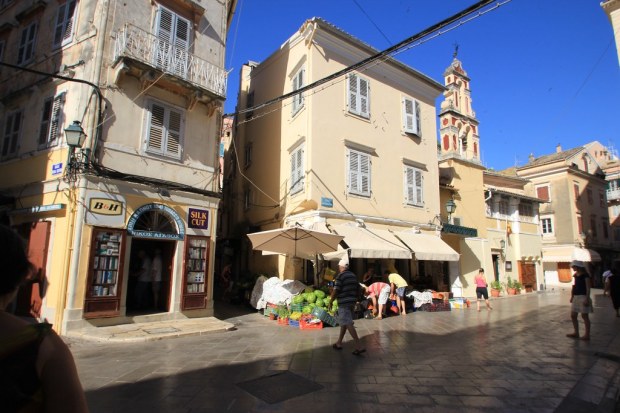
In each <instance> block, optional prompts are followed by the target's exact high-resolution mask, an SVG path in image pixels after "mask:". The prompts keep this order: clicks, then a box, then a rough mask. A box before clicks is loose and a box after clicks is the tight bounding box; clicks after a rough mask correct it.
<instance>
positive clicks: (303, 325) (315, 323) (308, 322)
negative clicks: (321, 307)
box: [299, 318, 323, 330]
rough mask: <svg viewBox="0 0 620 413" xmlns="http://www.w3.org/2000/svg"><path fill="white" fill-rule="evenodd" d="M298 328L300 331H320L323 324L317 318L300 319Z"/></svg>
mask: <svg viewBox="0 0 620 413" xmlns="http://www.w3.org/2000/svg"><path fill="white" fill-rule="evenodd" d="M299 328H300V329H301V330H320V329H322V328H323V322H322V321H321V320H319V319H318V318H315V319H308V318H302V319H301V320H299Z"/></svg>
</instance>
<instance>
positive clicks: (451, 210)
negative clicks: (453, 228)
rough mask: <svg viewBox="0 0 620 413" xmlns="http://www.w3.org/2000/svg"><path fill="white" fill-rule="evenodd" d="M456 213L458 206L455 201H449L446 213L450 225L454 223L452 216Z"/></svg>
mask: <svg viewBox="0 0 620 413" xmlns="http://www.w3.org/2000/svg"><path fill="white" fill-rule="evenodd" d="M454 211H456V204H455V203H454V200H453V199H448V201H447V202H446V212H447V213H448V223H451V222H452V214H453V213H454Z"/></svg>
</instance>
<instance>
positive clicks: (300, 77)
mask: <svg viewBox="0 0 620 413" xmlns="http://www.w3.org/2000/svg"><path fill="white" fill-rule="evenodd" d="M304 73H305V69H301V70H300V71H299V72H297V74H296V75H295V77H293V91H295V90H298V89H301V88H302V87H303V86H304ZM303 105H304V96H303V94H301V93H300V94H298V95H295V96H293V108H292V113H293V115H294V114H295V113H297V112H298V111H299V109H301V107H302V106H303Z"/></svg>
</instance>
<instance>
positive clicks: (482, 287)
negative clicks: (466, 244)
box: [474, 268, 493, 311]
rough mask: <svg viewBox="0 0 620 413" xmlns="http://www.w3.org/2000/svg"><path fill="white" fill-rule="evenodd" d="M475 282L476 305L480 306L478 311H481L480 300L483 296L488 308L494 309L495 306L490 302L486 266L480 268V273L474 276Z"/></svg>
mask: <svg viewBox="0 0 620 413" xmlns="http://www.w3.org/2000/svg"><path fill="white" fill-rule="evenodd" d="M474 282H475V283H476V307H477V308H478V311H480V300H482V299H483V298H484V302H485V303H486V305H487V309H489V310H492V309H493V308H492V307H491V304H490V303H489V290H488V286H487V279H486V277H485V276H484V268H480V269H479V270H478V275H476V277H475V278H474Z"/></svg>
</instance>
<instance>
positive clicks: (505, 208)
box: [498, 198, 510, 217]
mask: <svg viewBox="0 0 620 413" xmlns="http://www.w3.org/2000/svg"><path fill="white" fill-rule="evenodd" d="M498 207H499V214H500V215H501V216H503V217H507V216H508V215H510V206H509V205H508V200H507V199H506V198H502V199H500V201H499V204H498Z"/></svg>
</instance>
